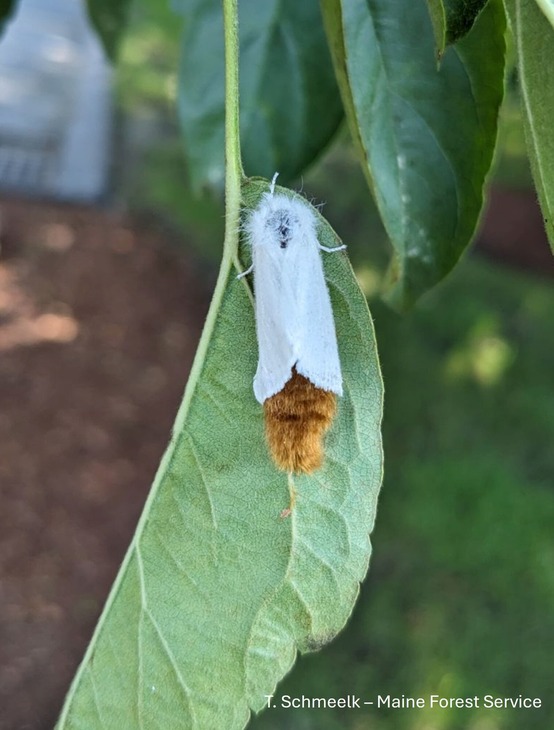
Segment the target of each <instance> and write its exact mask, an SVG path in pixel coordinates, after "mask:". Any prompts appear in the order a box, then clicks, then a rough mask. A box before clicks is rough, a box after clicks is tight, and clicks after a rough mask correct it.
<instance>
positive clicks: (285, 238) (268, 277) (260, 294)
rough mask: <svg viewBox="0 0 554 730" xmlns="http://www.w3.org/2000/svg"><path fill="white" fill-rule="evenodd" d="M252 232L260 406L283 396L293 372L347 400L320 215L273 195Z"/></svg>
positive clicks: (253, 223) (250, 228)
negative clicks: (319, 229)
mask: <svg viewBox="0 0 554 730" xmlns="http://www.w3.org/2000/svg"><path fill="white" fill-rule="evenodd" d="M247 229H248V233H249V238H250V241H251V243H252V261H253V265H254V290H255V291H254V294H255V303H256V304H255V306H256V330H257V335H258V348H259V361H258V369H257V372H256V376H255V378H254V394H255V396H256V398H257V400H258V401H259V402H260V403H263V402H264V401H265V400H266V399H267V398H269V397H271V396H272V395H275V393H278V392H279V391H280V390H282V388H283V387H284V385H285V383H286V382H287V381H288V380H289V379H290V377H291V371H292V368H293V366H296V370H297V371H298V372H299V373H300V374H301V375H304V376H305V377H306V378H308V379H309V380H310V381H311V382H312V383H313V384H314V385H316V386H318V387H319V388H323V389H324V390H330V391H333V392H334V393H337V395H342V376H341V372H340V362H339V355H338V348H337V338H336V333H335V324H334V320H333V310H332V308H331V301H330V298H329V292H328V289H327V285H326V283H325V277H324V274H323V266H322V263H321V255H320V252H319V246H318V241H317V237H316V233H315V230H316V227H315V217H314V215H313V213H312V212H311V211H310V209H309V208H308V207H307V206H306V205H304V204H303V203H301V202H299V201H297V200H294V199H290V198H287V197H285V196H283V195H274V196H271V195H267V196H265V198H264V199H263V200H262V203H261V204H260V206H259V207H258V208H257V209H256V211H254V213H253V215H252V217H251V219H250V220H249V222H248V226H247ZM283 231H285V232H284V233H283Z"/></svg>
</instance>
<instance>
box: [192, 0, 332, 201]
mask: <svg viewBox="0 0 554 730" xmlns="http://www.w3.org/2000/svg"><path fill="white" fill-rule="evenodd" d="M220 6H221V3H220V2H218V1H215V0H208V1H206V2H204V3H202V4H201V5H198V6H197V7H196V8H194V9H193V10H191V9H190V4H189V3H187V4H186V6H185V7H186V8H189V11H188V12H185V13H184V16H185V31H184V37H183V54H182V62H181V72H180V82H179V109H180V116H181V121H182V127H183V135H184V139H185V146H186V152H187V157H188V160H189V171H190V175H191V180H192V182H193V185H194V186H195V187H196V188H199V187H200V186H202V185H204V184H211V185H218V184H221V182H222V180H223V137H224V83H223V72H224V61H223V25H222V14H221V7H220ZM239 30H240V79H241V81H240V84H241V86H240V111H241V142H242V155H243V162H244V168H245V171H246V172H247V174H257V175H265V176H266V177H271V176H272V175H273V173H274V172H275V171H279V173H280V175H281V177H280V179H281V180H283V181H284V182H286V181H287V180H289V181H290V180H292V179H293V178H295V177H297V176H298V175H299V174H300V173H301V172H302V171H303V170H304V169H305V168H306V166H307V165H309V164H310V163H311V162H312V161H313V160H314V158H315V157H316V156H317V155H318V154H319V153H320V152H321V151H322V149H323V148H324V147H325V145H326V144H327V143H328V142H329V140H330V139H331V137H332V136H333V135H334V133H335V132H336V130H337V127H338V125H339V123H340V121H341V119H342V114H343V112H342V105H341V102H340V96H339V93H338V89H337V86H336V82H335V77H334V73H333V68H332V64H331V60H330V57H329V51H328V49H327V43H326V39H325V33H324V30H323V25H322V21H321V16H320V13H319V6H318V3H317V0H303V2H297V0H264V2H260V1H259V0H241V2H240V3H239Z"/></svg>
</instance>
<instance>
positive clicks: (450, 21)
mask: <svg viewBox="0 0 554 730" xmlns="http://www.w3.org/2000/svg"><path fill="white" fill-rule="evenodd" d="M486 4H487V0H444V9H445V11H446V42H447V43H448V44H451V43H457V42H458V41H459V40H460V39H462V38H463V37H464V36H465V35H467V34H468V33H469V31H470V30H471V29H472V28H473V24H474V23H475V21H476V20H477V17H478V15H479V13H480V12H481V11H482V10H483V8H484V7H485V5H486Z"/></svg>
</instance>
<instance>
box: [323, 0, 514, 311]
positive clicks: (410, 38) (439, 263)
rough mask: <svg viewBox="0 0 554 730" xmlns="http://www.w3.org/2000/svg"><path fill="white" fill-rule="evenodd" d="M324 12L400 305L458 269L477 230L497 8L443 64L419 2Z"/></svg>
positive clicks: (499, 20) (500, 64) (497, 73)
mask: <svg viewBox="0 0 554 730" xmlns="http://www.w3.org/2000/svg"><path fill="white" fill-rule="evenodd" d="M322 7H323V10H324V14H325V17H326V28H327V29H328V32H329V33H330V42H331V47H332V49H333V55H334V59H335V68H336V69H337V76H338V79H339V83H340V85H341V90H342V93H343V99H344V103H345V109H346V111H347V115H348V116H349V124H350V127H351V129H353V130H354V138H355V139H356V140H357V141H358V145H359V146H361V148H362V150H363V158H362V159H363V167H364V170H365V172H366V175H367V176H368V179H369V181H370V186H371V187H372V189H373V192H374V195H375V198H376V201H377V205H378V207H379V210H380V213H381V217H382V218H383V222H384V224H385V227H386V229H387V233H388V235H389V237H390V239H391V242H392V244H393V246H394V249H395V253H396V260H395V261H394V262H393V266H392V267H391V273H390V277H389V299H390V301H391V303H392V304H393V305H394V306H396V307H398V308H406V307H409V306H410V305H411V304H412V303H413V302H414V301H415V300H416V299H417V298H418V297H419V296H421V294H423V293H424V292H425V291H427V290H428V289H429V288H431V287H432V286H434V285H435V284H437V283H438V282H439V281H440V280H441V279H442V278H443V277H444V276H445V275H446V274H447V273H448V272H449V271H450V270H451V269H452V268H453V266H454V265H455V264H456V262H457V261H458V259H459V257H460V256H461V254H462V253H463V251H464V250H465V248H466V247H467V245H468V244H469V242H470V240H471V238H472V236H473V233H474V231H475V227H476V224H477V220H478V217H479V214H480V211H481V208H482V205H483V184H484V181H485V177H486V175H487V172H488V170H489V167H490V164H491V160H492V155H493V150H494V145H495V140H496V131H497V118H498V109H499V106H500V102H501V100H502V95H503V86H504V84H503V81H504V80H503V71H504V52H505V43H504V29H505V22H504V14H503V10H502V5H501V3H500V2H499V1H498V0H490V2H489V3H488V5H487V7H486V8H485V10H484V11H483V12H482V13H481V15H480V16H479V18H478V20H477V22H476V24H475V26H474V28H473V29H472V31H471V33H469V34H468V35H467V36H466V38H464V39H463V40H462V41H460V42H459V43H457V44H456V46H453V47H451V48H449V50H448V52H447V53H446V54H445V55H444V58H443V61H442V64H441V67H440V69H437V67H436V62H435V58H434V54H433V30H432V27H431V22H430V19H429V16H428V13H427V9H426V7H425V5H424V4H423V3H420V2H413V0H399V2H396V3H391V2H388V1H387V0H367V1H365V0H364V1H363V2H362V1H360V0H322ZM338 16H340V19H341V22H336V19H337V17H338ZM339 34H340V35H341V36H342V37H339V38H337V35H339Z"/></svg>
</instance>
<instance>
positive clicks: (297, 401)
mask: <svg viewBox="0 0 554 730" xmlns="http://www.w3.org/2000/svg"><path fill="white" fill-rule="evenodd" d="M336 410H337V398H336V395H335V394H334V393H331V392H329V391H328V390H322V389H321V388H318V387H316V386H315V385H314V384H313V383H311V382H310V381H309V380H308V378H305V377H304V376H303V375H300V374H299V373H297V372H296V370H295V369H294V368H293V370H292V377H291V379H290V380H289V381H288V382H287V383H286V384H285V387H284V388H283V390H281V391H280V392H279V393H276V394H275V395H273V396H272V397H271V398H268V399H267V400H266V401H265V402H264V414H265V434H266V438H267V443H268V445H269V450H270V452H271V455H272V457H273V461H274V462H275V463H276V464H277V466H278V467H279V468H280V469H283V470H284V471H287V472H304V473H306V474H310V473H311V472H313V471H315V470H316V469H319V467H320V466H321V463H322V461H323V453H324V452H323V436H324V435H325V432H326V431H327V430H328V429H329V426H330V425H331V423H332V422H333V418H334V416H335V412H336Z"/></svg>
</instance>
